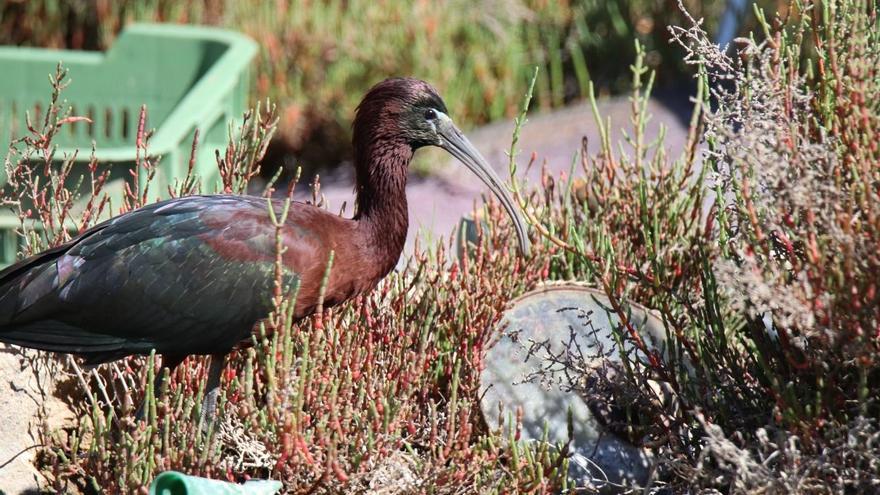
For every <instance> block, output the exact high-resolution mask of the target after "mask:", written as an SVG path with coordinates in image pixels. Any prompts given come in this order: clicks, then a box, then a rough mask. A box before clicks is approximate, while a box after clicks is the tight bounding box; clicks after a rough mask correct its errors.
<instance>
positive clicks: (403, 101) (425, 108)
mask: <svg viewBox="0 0 880 495" xmlns="http://www.w3.org/2000/svg"><path fill="white" fill-rule="evenodd" d="M354 128H355V129H354V131H355V132H354V139H355V142H354V145H355V148H356V149H358V148H360V149H364V148H366V144H367V143H361V142H359V140H365V139H374V138H376V134H375V132H378V133H381V134H382V135H383V136H386V137H388V138H389V139H395V140H401V139H402V140H404V141H405V142H406V144H408V145H409V146H410V147H412V149H413V150H416V149H419V148H421V147H423V146H437V147H440V148H443V149H444V150H446V151H447V152H448V153H449V154H451V155H452V156H454V157H455V158H456V159H458V160H459V161H460V162H462V163H463V164H464V165H465V166H466V167H467V168H468V169H470V171H471V172H473V173H474V174H475V175H476V176H477V177H478V178H479V179H480V180H481V181H483V183H484V184H486V186H487V187H488V188H489V189H490V190H491V191H492V193H493V194H495V196H496V197H497V198H498V200H499V201H501V204H502V205H503V206H504V209H505V210H507V213H508V214H509V215H510V218H511V220H513V224H514V227H515V228H516V234H517V238H518V239H519V247H520V251H521V252H522V253H523V254H524V255H528V253H529V247H530V245H529V238H528V235H527V234H526V227H525V222H523V220H522V217H521V216H520V213H519V210H518V208H517V207H516V206H515V205H514V202H513V200H512V199H511V197H510V194H508V192H507V189H506V187H505V185H504V182H503V181H502V180H501V178H500V177H498V174H496V173H495V171H494V170H493V169H492V167H491V166H490V165H489V163H488V162H487V161H486V159H485V158H483V156H482V155H481V154H480V152H479V151H477V149H476V148H474V146H473V145H472V144H471V142H470V141H469V140H468V139H467V137H465V135H464V134H463V133H462V132H461V131H460V130H459V129H458V127H457V126H456V125H455V123H454V122H453V121H452V118H451V117H450V116H449V111H448V110H447V108H446V104H445V103H443V99H442V98H441V97H440V95H439V94H438V93H437V90H435V89H434V88H433V87H432V86H431V85H430V84H428V83H426V82H425V81H421V80H419V79H413V78H391V79H386V80H384V81H382V82H380V83H379V84H377V85H375V86H373V88H372V89H370V91H369V92H368V93H367V95H366V96H365V97H364V99H363V101H361V104H360V105H358V109H357V115H356V117H355V123H354ZM368 130H372V131H373V132H369V131H368ZM392 136H393V138H392Z"/></svg>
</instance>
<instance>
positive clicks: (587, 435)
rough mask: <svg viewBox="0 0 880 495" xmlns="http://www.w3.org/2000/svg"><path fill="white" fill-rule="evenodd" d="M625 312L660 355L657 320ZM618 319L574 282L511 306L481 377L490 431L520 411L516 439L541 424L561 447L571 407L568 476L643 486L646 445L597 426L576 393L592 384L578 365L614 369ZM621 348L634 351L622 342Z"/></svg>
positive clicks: (607, 485) (538, 430) (538, 432)
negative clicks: (638, 443) (638, 444)
mask: <svg viewBox="0 0 880 495" xmlns="http://www.w3.org/2000/svg"><path fill="white" fill-rule="evenodd" d="M629 316H630V321H631V322H632V323H633V325H634V327H635V328H636V329H637V330H638V331H639V333H640V335H641V336H642V339H643V340H644V341H645V344H646V345H647V346H648V347H649V348H653V349H656V350H657V351H658V352H660V353H661V355H663V354H664V353H663V349H662V344H663V341H664V336H665V332H664V329H663V324H662V322H661V321H660V319H659V318H658V317H657V316H655V315H653V314H651V313H650V312H649V311H647V310H646V309H645V308H643V307H641V306H638V305H635V304H630V308H629ZM619 324H620V320H619V318H618V316H617V314H616V313H614V311H613V310H612V309H611V305H610V302H609V300H608V298H607V297H606V296H605V295H604V294H603V293H602V292H601V291H598V290H595V289H591V288H587V287H584V286H580V285H576V284H564V285H548V286H545V287H544V288H541V289H538V290H535V291H532V292H530V293H528V294H526V295H524V296H522V297H520V298H518V299H516V300H515V301H514V302H513V303H512V307H511V309H510V310H508V311H507V312H506V313H505V315H504V318H503V320H502V322H501V325H502V328H503V330H502V332H501V335H500V338H499V339H498V341H497V342H496V343H495V344H494V345H493V346H492V347H491V348H490V349H489V351H488V352H487V356H486V360H485V362H486V368H485V370H484V371H483V374H482V377H481V381H482V386H483V389H484V390H485V392H486V393H485V395H484V396H483V400H482V403H481V407H482V410H483V415H484V416H485V418H486V421H487V423H488V424H489V426H490V428H492V429H496V430H497V429H500V428H507V427H509V426H505V425H504V424H503V423H504V422H508V423H507V424H508V425H509V424H510V423H509V421H512V419H513V418H514V417H515V416H514V415H515V411H516V410H517V409H518V408H520V409H521V411H522V434H521V435H522V436H521V438H522V439H524V440H528V441H540V440H541V438H542V435H543V434H544V431H545V428H546V429H547V432H548V442H550V443H552V444H556V445H562V444H565V443H566V442H568V441H569V434H568V428H569V424H568V415H569V411H570V414H571V417H572V425H571V426H572V438H571V441H572V443H571V445H570V446H569V449H570V451H571V458H570V461H569V476H570V477H571V478H572V480H573V481H575V482H576V483H577V485H578V486H592V487H595V488H599V489H601V490H602V491H603V492H608V493H613V492H616V491H619V489H620V488H621V486H622V485H639V486H644V485H645V484H646V483H647V482H648V481H649V478H650V473H651V465H652V460H651V454H650V452H649V451H648V450H646V449H643V448H639V447H637V446H635V445H634V444H633V443H631V442H630V441H628V440H627V439H625V438H623V437H621V436H618V435H616V434H615V433H613V432H612V431H609V429H608V428H607V427H605V426H603V423H602V422H600V421H599V419H598V418H597V416H596V414H594V412H593V411H594V410H595V408H593V409H591V408H590V407H589V405H588V403H587V401H586V400H585V394H583V393H582V392H581V391H582V390H584V387H591V386H595V384H593V385H591V384H590V383H589V382H585V381H584V380H585V378H586V377H588V376H590V375H591V373H590V372H589V370H584V369H581V368H582V367H583V366H589V367H591V368H592V369H595V368H594V367H595V366H605V365H606V364H610V365H612V367H611V369H614V364H615V363H619V362H620V352H619V351H620V349H619V347H618V344H617V343H616V341H615V338H614V336H613V331H612V329H613V328H615V327H616V326H618V325H619ZM623 347H624V350H625V351H626V352H636V353H637V352H638V351H637V350H636V349H634V348H633V347H634V346H633V345H632V344H631V343H626V341H624V344H623ZM598 392H599V393H602V391H601V390H600V391H598ZM594 397H595V395H594ZM599 397H600V400H601V398H602V397H603V396H601V395H599ZM499 411H501V412H500V413H499ZM606 424H607V423H606Z"/></svg>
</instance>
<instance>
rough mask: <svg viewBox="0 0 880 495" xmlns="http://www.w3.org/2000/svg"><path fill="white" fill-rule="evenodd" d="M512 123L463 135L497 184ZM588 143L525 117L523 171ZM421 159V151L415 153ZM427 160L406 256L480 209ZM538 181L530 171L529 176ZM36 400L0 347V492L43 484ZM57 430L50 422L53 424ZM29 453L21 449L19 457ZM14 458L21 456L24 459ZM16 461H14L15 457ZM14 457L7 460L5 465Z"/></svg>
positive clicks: (662, 109)
mask: <svg viewBox="0 0 880 495" xmlns="http://www.w3.org/2000/svg"><path fill="white" fill-rule="evenodd" d="M650 111H651V113H652V114H653V115H654V118H653V119H652V120H651V122H650V123H649V126H648V127H649V129H648V139H647V140H646V141H649V140H651V139H653V138H654V136H656V135H657V132H658V129H659V125H660V124H661V123H662V124H663V125H665V126H666V127H667V131H668V132H667V136H666V146H667V149H668V150H670V152H671V153H672V156H673V157H675V156H676V154H677V153H678V151H679V150H681V149H682V146H683V144H684V142H685V139H686V134H685V129H684V126H683V125H682V123H681V121H680V119H679V116H677V115H676V114H675V113H674V112H673V111H672V110H671V109H670V108H668V107H666V106H664V105H662V104H660V103H658V102H656V101H652V102H651V103H650ZM599 112H600V114H601V115H603V116H607V117H610V118H611V129H612V130H613V137H612V142H616V139H617V138H618V137H619V136H620V129H621V128H629V127H630V124H629V119H630V103H629V101H628V100H627V99H625V98H620V99H610V100H605V101H602V102H600V104H599ZM512 129H513V123H512V122H502V123H498V124H493V125H490V126H486V127H483V128H481V129H476V130H474V131H471V132H468V133H467V134H468V136H469V137H470V139H471V141H472V142H473V143H474V145H475V146H476V147H477V149H479V150H480V151H481V152H482V153H483V155H484V156H485V157H486V159H487V160H488V161H489V162H490V163H491V164H492V166H493V167H494V168H495V169H496V171H497V172H498V174H499V175H500V176H501V177H506V176H507V156H506V154H505V152H506V151H507V150H508V149H509V147H510V136H511V132H512ZM583 136H587V137H588V138H589V140H590V143H593V144H591V146H590V149H591V150H592V151H593V152H595V151H596V149H597V144H596V143H598V137H597V136H598V133H597V128H596V125H595V122H594V121H593V116H592V111H591V110H590V107H589V106H588V105H586V104H581V105H575V106H572V107H569V108H565V109H562V110H559V111H556V112H553V113H549V114H543V115H535V116H531V117H530V118H529V122H528V124H527V125H526V127H525V129H524V131H523V134H522V136H521V139H520V143H519V146H518V148H519V149H520V150H521V151H522V154H521V155H520V158H519V163H520V164H521V165H520V166H521V167H524V166H525V164H526V162H527V161H528V156H529V154H530V153H531V152H533V151H534V152H536V153H537V155H538V162H539V164H540V162H541V161H543V160H544V159H546V160H547V163H548V166H549V168H550V170H552V171H553V172H554V173H557V174H558V173H559V172H562V171H568V170H569V168H570V166H571V163H572V158H573V156H574V154H575V153H576V152H577V151H578V150H579V149H580V145H581V138H582V137H583ZM421 153H425V152H421ZM430 153H431V155H429V156H428V159H431V160H437V162H438V166H439V169H438V173H437V174H436V175H434V176H432V177H430V178H427V179H420V178H416V177H413V178H411V179H410V183H409V185H408V186H407V196H408V198H409V211H410V232H409V235H408V238H407V247H406V252H411V251H412V247H413V244H414V241H415V239H416V237H417V236H421V238H422V239H434V240H436V239H438V238H439V237H441V236H442V237H444V238H448V237H449V235H450V234H451V233H452V232H453V231H454V229H455V227H456V225H458V222H459V220H460V219H461V217H462V216H463V215H467V214H468V213H470V212H471V211H472V209H473V206H474V203H475V202H479V201H480V198H481V195H482V194H483V193H484V192H485V187H484V186H483V184H482V183H480V182H479V181H478V180H477V179H476V178H475V177H474V176H473V175H472V174H471V173H470V172H468V171H467V169H465V168H464V166H462V165H461V164H459V163H458V162H454V161H453V160H451V159H450V158H449V157H448V155H446V154H445V153H443V152H441V151H431V152H430ZM538 174H539V167H536V169H535V170H533V171H532V172H531V174H530V178H533V179H534V178H535V177H537V176H538ZM352 189H353V178H352V176H351V175H350V174H341V176H338V177H335V178H331V179H330V180H329V181H327V180H325V181H324V185H323V188H322V192H323V193H324V194H325V196H326V198H327V199H328V200H329V201H330V204H331V205H332V208H333V209H336V210H338V208H339V207H340V206H341V205H342V203H343V202H348V205H349V207H348V211H349V212H350V211H351V202H352V199H353V194H352ZM40 397H41V395H40V392H39V390H38V388H37V380H36V379H35V376H34V373H33V372H32V371H31V370H29V369H24V370H22V366H21V364H20V357H19V356H18V355H16V354H14V353H11V352H9V350H8V349H5V348H3V347H0V434H2V439H0V492H2V491H4V490H5V492H6V493H7V494H18V493H22V492H26V491H27V490H35V489H37V487H38V481H39V480H40V479H41V477H40V476H39V474H38V473H37V472H36V470H35V469H34V468H33V460H34V456H35V454H36V449H34V448H30V449H28V448H29V447H32V446H34V445H35V444H37V443H38V440H37V438H38V435H37V432H38V431H39V430H37V429H36V426H37V425H36V423H37V421H36V418H37V416H36V415H37V411H38V409H39V407H40V401H41V399H40ZM50 409H51V411H50V413H49V414H50V416H51V417H53V418H57V417H59V416H63V414H64V413H63V411H60V410H59V406H58V405H57V402H53V405H52V406H51V407H50ZM52 422H53V423H55V424H57V422H56V420H53V421H52ZM25 449H27V450H25ZM23 450H24V452H23V453H21V454H20V455H18V454H19V453H20V452H22V451H23ZM16 455H17V457H15V456H16ZM13 457H15V458H14V459H13V460H11V461H10V459H12V458H13Z"/></svg>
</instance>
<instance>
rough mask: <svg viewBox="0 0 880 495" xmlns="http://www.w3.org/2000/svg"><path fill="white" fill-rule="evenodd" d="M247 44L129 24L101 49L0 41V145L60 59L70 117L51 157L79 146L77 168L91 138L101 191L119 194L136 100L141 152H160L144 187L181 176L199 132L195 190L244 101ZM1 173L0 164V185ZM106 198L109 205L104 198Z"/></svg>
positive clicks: (10, 242) (1, 239)
mask: <svg viewBox="0 0 880 495" xmlns="http://www.w3.org/2000/svg"><path fill="white" fill-rule="evenodd" d="M256 52H257V45H256V43H254V41H253V40H251V39H250V38H248V37H246V36H244V35H242V34H239V33H235V32H231V31H227V30H223V29H216V28H208V27H201V26H187V25H171V24H131V25H129V26H127V27H126V28H125V29H124V30H123V31H122V33H121V34H120V35H119V37H118V38H117V39H116V41H115V42H114V43H113V45H112V46H111V47H110V49H109V50H108V51H107V52H85V51H76V50H51V49H39V48H24V47H10V46H4V47H0V73H2V74H3V77H0V147H2V148H4V149H5V147H6V145H7V144H8V143H9V142H10V141H11V140H12V139H14V138H16V137H20V136H22V135H24V134H25V132H26V123H25V112H28V113H29V114H30V115H31V119H34V120H36V118H35V116H36V115H39V114H41V113H42V112H44V111H45V109H46V105H48V102H49V96H50V94H51V88H50V86H49V83H48V79H47V77H48V75H49V74H53V73H54V72H55V68H56V65H57V64H58V63H59V62H62V63H63V65H64V67H65V68H67V69H68V71H69V80H70V85H69V86H68V87H67V89H65V90H64V92H63V93H62V98H63V99H64V100H65V101H66V103H67V105H69V106H70V107H72V109H73V114H74V115H77V116H85V117H89V118H90V119H91V120H92V123H91V124H89V123H87V122H77V123H75V124H72V125H68V126H66V128H64V129H62V131H61V132H60V133H59V134H58V135H56V137H55V141H54V142H55V144H56V145H57V146H58V152H57V154H56V157H58V158H62V157H63V156H64V155H65V154H67V155H72V154H73V151H74V150H79V154H78V156H77V160H76V161H77V164H78V166H79V167H81V169H80V170H79V171H74V174H73V175H74V176H76V175H78V174H83V173H85V171H84V169H85V164H86V163H87V162H88V160H89V154H90V151H91V148H92V142H93V141H94V143H95V144H96V147H97V151H96V157H97V159H98V161H99V162H102V163H109V164H113V167H119V170H118V171H117V170H115V168H111V181H112V180H113V179H116V182H117V183H116V184H108V186H106V187H108V188H109V189H111V190H113V191H116V194H117V195H121V192H122V190H123V187H122V182H123V181H124V180H128V177H129V174H128V170H129V169H130V168H131V166H132V165H133V163H134V161H135V155H136V152H137V150H136V138H137V129H138V120H139V117H140V108H141V105H144V104H145V105H146V106H147V122H146V128H147V129H155V130H156V132H155V134H154V135H153V137H152V139H151V140H150V144H149V151H150V154H152V155H157V156H161V157H162V160H161V161H160V162H159V164H158V168H157V174H156V180H155V181H154V183H153V185H152V186H151V191H157V192H158V191H164V190H165V189H166V185H169V184H173V182H174V179H175V178H178V177H181V176H183V175H185V173H186V170H187V167H188V165H189V156H190V151H191V148H192V139H193V135H194V133H195V130H196V129H199V153H198V155H197V157H196V163H195V172H196V173H197V174H198V175H199V176H200V178H201V180H202V185H203V190H205V191H211V190H212V189H213V184H214V183H215V182H216V181H217V179H218V173H217V169H216V166H215V159H214V150H215V149H221V150H222V149H224V148H225V147H226V143H227V141H228V126H229V124H230V123H233V124H234V125H237V124H238V122H239V121H240V119H241V116H242V114H243V113H244V111H245V110H246V108H247V96H248V90H249V86H250V71H249V66H250V62H251V60H252V59H253V57H254V55H255V54H256ZM5 183H6V171H5V169H3V167H0V186H2V185H4V184H5ZM114 204H118V202H117V201H114ZM18 226H19V225H18V219H17V218H16V217H15V216H14V215H13V214H12V212H10V211H0V266H4V265H7V264H9V263H11V262H12V261H14V258H15V255H16V251H17V248H18V239H17V238H16V236H15V234H14V233H13V232H12V229H15V228H17V227H18Z"/></svg>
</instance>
